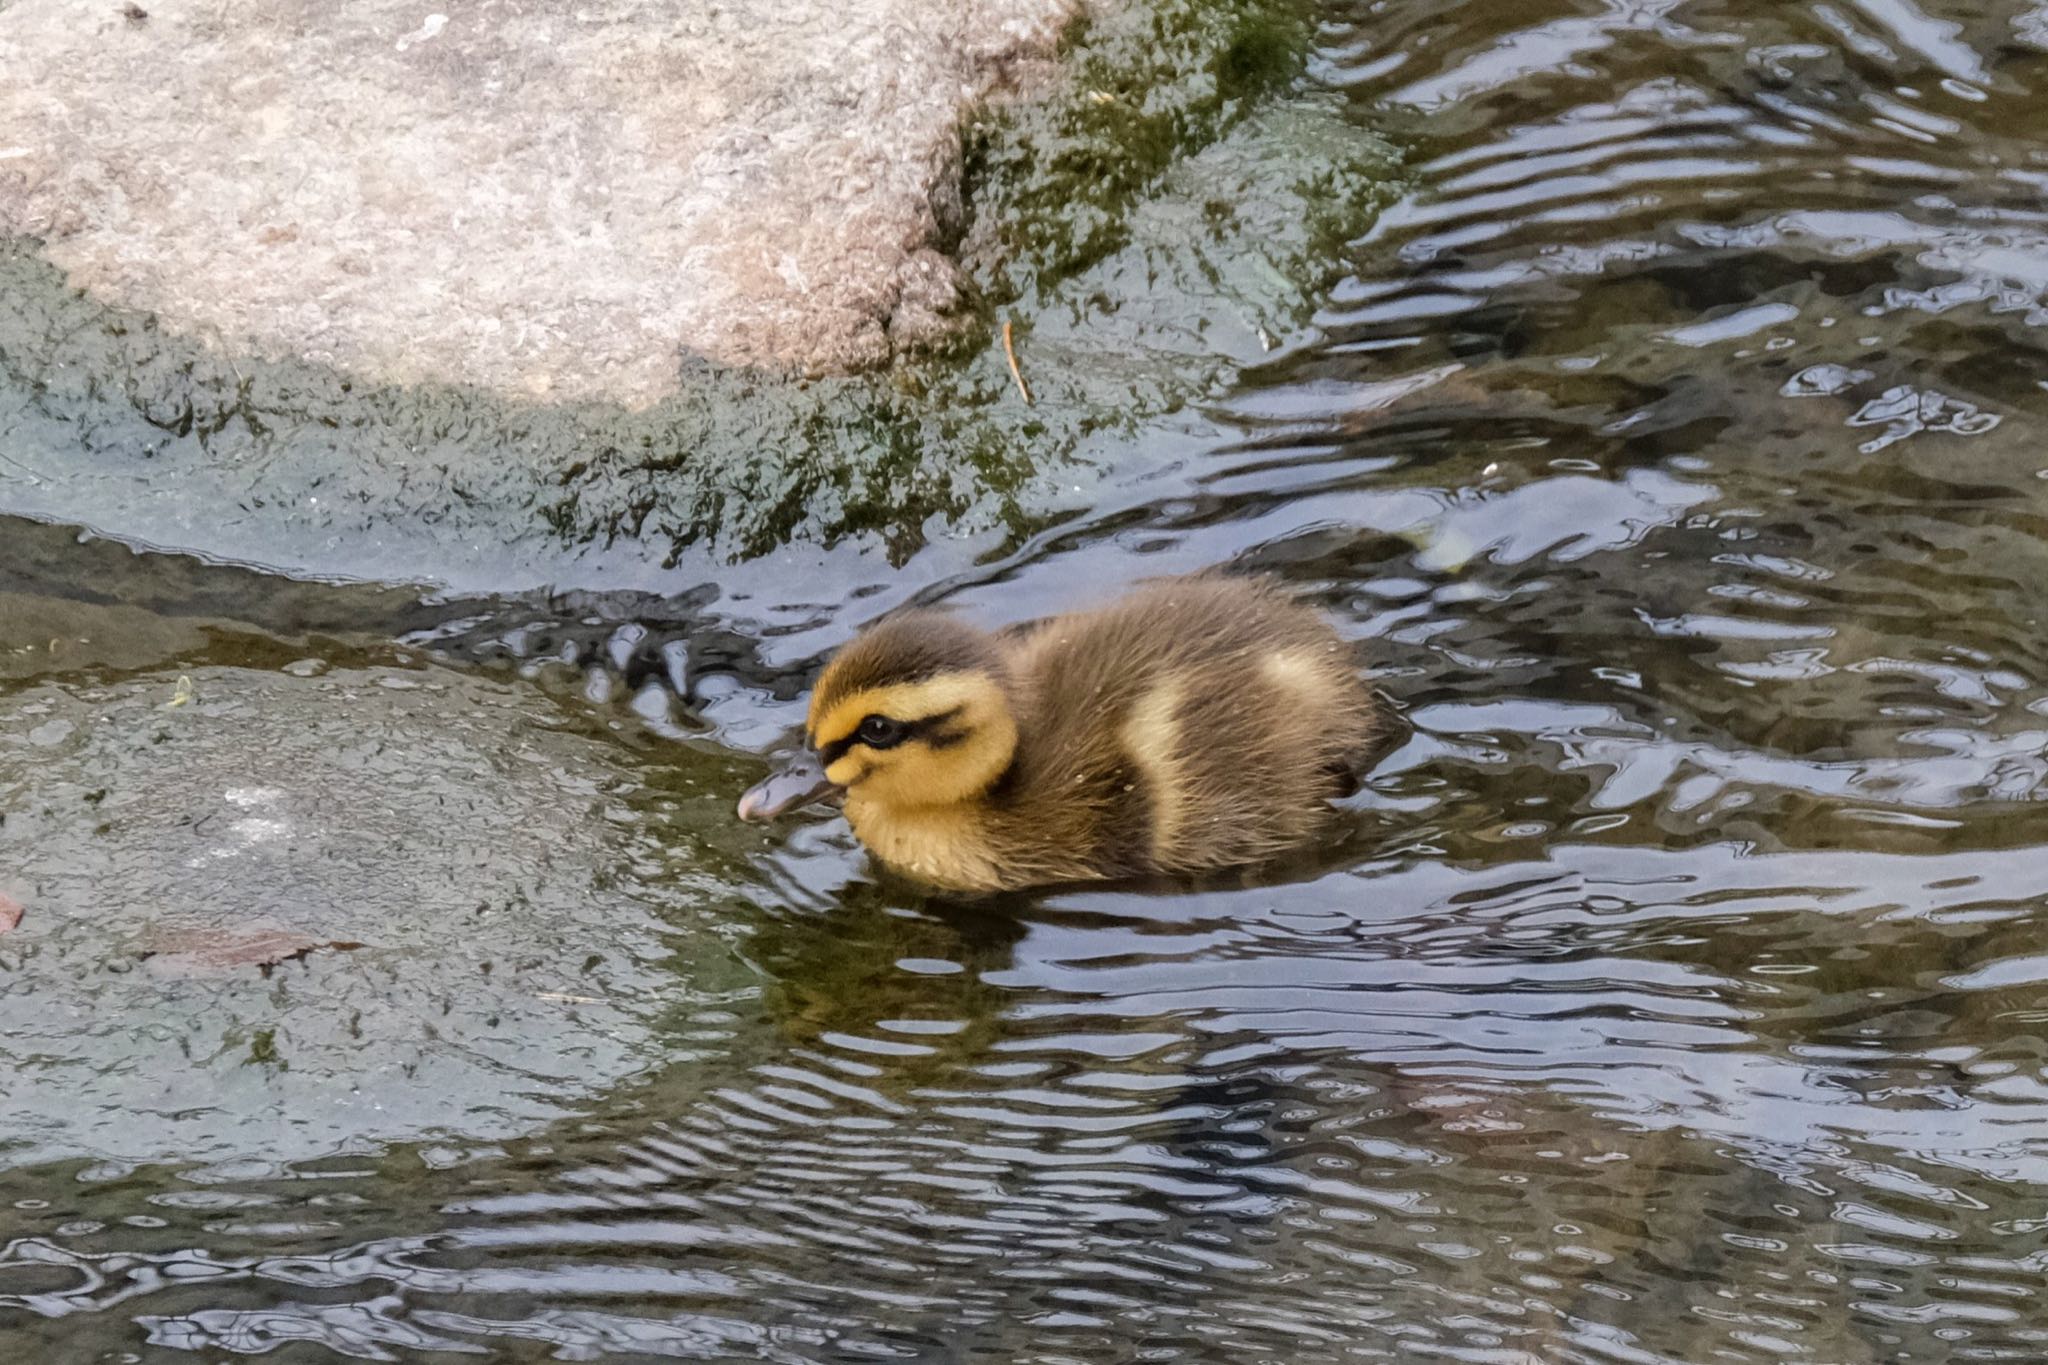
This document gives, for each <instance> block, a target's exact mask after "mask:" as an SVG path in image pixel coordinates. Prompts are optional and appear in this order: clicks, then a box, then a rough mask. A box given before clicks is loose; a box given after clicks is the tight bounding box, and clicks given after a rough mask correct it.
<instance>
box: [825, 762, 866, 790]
mask: <svg viewBox="0 0 2048 1365" xmlns="http://www.w3.org/2000/svg"><path fill="white" fill-rule="evenodd" d="M868 767H869V765H868V761H867V760H866V759H864V758H862V757H860V756H859V755H857V754H848V755H846V757H844V758H842V759H840V760H839V761H838V762H837V763H834V764H833V765H832V766H831V767H829V768H827V769H825V776H826V777H827V778H829V779H831V780H832V781H833V782H836V783H838V784H839V785H840V786H842V787H851V786H852V785H853V784H854V783H856V782H858V781H860V780H861V779H862V778H863V777H866V776H867V775H868Z"/></svg>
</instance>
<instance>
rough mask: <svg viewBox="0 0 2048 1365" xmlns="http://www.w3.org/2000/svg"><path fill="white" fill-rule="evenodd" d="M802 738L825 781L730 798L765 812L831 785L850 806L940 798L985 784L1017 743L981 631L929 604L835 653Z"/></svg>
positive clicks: (765, 786) (1001, 671)
mask: <svg viewBox="0 0 2048 1365" xmlns="http://www.w3.org/2000/svg"><path fill="white" fill-rule="evenodd" d="M804 730H805V738H806V739H807V740H808V741H809V744H810V748H811V750H812V752H813V753H815V754H816V755H817V760H818V763H819V764H820V765H821V766H822V768H823V770H824V774H823V775H824V778H825V781H824V782H823V783H818V784H814V785H812V786H811V787H809V788H803V789H793V790H788V791H787V792H786V794H783V795H779V796H778V795H772V794H771V791H770V786H771V783H773V782H775V781H776V779H770V781H769V782H766V783H762V784H761V785H760V786H758V787H756V788H754V790H753V791H750V792H748V793H747V795H746V796H745V797H743V798H742V799H741V802H740V815H741V817H742V818H745V819H769V818H772V817H773V816H775V815H779V814H781V813H782V812H783V811H785V810H789V809H791V808H793V807H795V806H799V805H803V804H805V803H807V802H808V801H811V800H815V799H817V798H819V797H822V796H824V795H827V794H829V793H830V792H832V791H834V790H835V789H836V790H838V791H842V792H844V793H845V795H846V799H847V803H848V811H849V813H853V812H854V810H855V808H856V807H857V806H862V805H872V806H877V807H887V808H896V809H908V808H912V807H931V806H946V805H951V804H954V803H957V802H963V801H971V800H973V799H974V798H976V797H978V796H980V795H981V794H982V793H984V792H986V791H987V790H988V789H989V788H990V787H991V786H993V785H994V784H995V782H996V779H997V778H999V777H1001V776H1002V775H1003V773H1004V771H1005V770H1006V769H1008V768H1009V766H1010V762H1011V760H1012V759H1013V758H1014V757H1015V756H1016V752H1017V720H1016V714H1015V711H1014V710H1013V708H1012V706H1011V703H1010V693H1009V679H1008V672H1007V669H1006V668H1005V667H1004V663H1003V658H1002V653H1001V651H1000V649H999V648H998V647H997V645H996V642H995V640H994V639H992V638H991V637H990V636H989V635H987V634H986V633H984V632H982V631H979V630H976V629H975V628H974V627H972V626H970V625H967V624H966V623H964V622H961V621H958V620H955V619H954V618H953V617H951V616H949V615H947V614H945V613H944V612H939V611H906V612H899V613H896V614H895V615H892V616H889V617H886V618H884V619H883V620H882V621H880V622H879V623H877V624H876V625H874V626H872V627H870V628H869V629H868V630H866V631H864V632H863V633H862V634H861V635H860V636H858V637H857V638H856V639H855V640H854V641H853V642H852V643H851V644H849V645H847V646H846V647H845V648H844V649H842V650H840V651H839V653H838V654H836V655H834V656H833V658H832V662H831V663H829V664H827V665H826V666H825V671H824V673H823V674H822V675H820V676H819V678H818V683H817V686H816V687H814V688H813V689H812V691H811V707H810V714H809V717H808V719H807V720H806V722H805V725H804Z"/></svg>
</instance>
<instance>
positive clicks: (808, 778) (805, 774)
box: [739, 753, 843, 821]
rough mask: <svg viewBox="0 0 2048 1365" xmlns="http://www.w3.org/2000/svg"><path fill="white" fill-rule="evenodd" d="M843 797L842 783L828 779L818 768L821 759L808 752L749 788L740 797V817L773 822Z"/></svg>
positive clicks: (821, 769) (822, 770)
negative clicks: (797, 810) (795, 811)
mask: <svg viewBox="0 0 2048 1365" xmlns="http://www.w3.org/2000/svg"><path fill="white" fill-rule="evenodd" d="M842 794H843V789H842V788H841V787H840V786H839V784H838V783H836V782H834V781H833V780H832V779H831V778H829V777H827V776H825V770H824V769H823V768H821V767H819V766H818V760H817V758H816V757H815V756H814V755H812V754H809V753H806V754H804V755H802V756H801V757H799V758H797V759H795V760H793V761H792V762H791V763H790V765H789V766H788V767H786V768H784V769H783V770H782V771H781V772H778V773H774V774H772V775H770V776H768V777H765V778H763V779H762V780H761V781H759V782H756V783H755V784H754V785H753V786H751V787H749V788H747V794H746V795H745V796H742V797H741V798H740V809H739V816H740V819H742V820H751V821H764V820H773V819H774V818H775V817H777V816H778V815H785V814H787V813H788V812H790V811H793V810H796V809H798V808H799V807H802V806H808V805H811V804H813V803H815V802H818V801H823V800H826V799H827V798H836V797H838V796H840V795H842Z"/></svg>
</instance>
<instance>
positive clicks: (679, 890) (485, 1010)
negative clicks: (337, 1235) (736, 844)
mask: <svg viewBox="0 0 2048 1365" xmlns="http://www.w3.org/2000/svg"><path fill="white" fill-rule="evenodd" d="M551 710H552V703H550V702H548V701H547V700H546V699H545V698H544V697H542V696H539V695H537V694H536V692H535V690H534V689H532V688H530V687H524V686H520V685H517V684H512V683H497V682H492V681H489V680H486V679H482V678H477V677H473V676H467V675H462V674H456V673H450V672H445V671H442V670H438V669H412V668H396V667H355V668H343V667H336V668H334V669H332V670H331V671H329V672H328V673H326V674H324V675H322V676H320V677H317V678H299V677H294V676H291V675H289V674H287V673H284V672H268V671H257V670H252V669H238V668H206V669H193V670H191V671H189V672H187V673H165V674H153V675H150V674H146V675H143V676H141V677H139V678H133V679H131V680H127V681H122V682H118V683H113V684H108V685H91V684H82V683H71V684H62V685H59V684H45V685H41V686H33V687H27V688H22V689H20V690H16V691H13V692H11V693H0V812H4V813H5V822H4V824H0V868H5V869H6V870H7V876H8V880H7V892H8V897H9V898H11V899H13V900H18V901H19V902H21V903H23V904H27V905H29V906H31V907H32V913H30V914H28V915H27V916H26V917H25V918H24V919H23V920H22V922H21V924H20V926H19V927H18V928H16V929H14V931H13V932H11V933H8V934H6V935H5V936H4V937H0V1037H5V1038H6V1039H7V1044H8V1057H9V1061H8V1065H7V1066H6V1067H5V1068H0V1108H4V1110H5V1111H6V1113H7V1114H8V1115H9V1116H10V1118H9V1122H8V1125H7V1130H6V1134H5V1136H4V1138H0V1148H4V1150H5V1152H6V1155H7V1158H8V1160H9V1161H11V1162H16V1163H19V1162H32V1161H38V1160H52V1159H96V1160H111V1161H117V1162H143V1161H152V1160H160V1159H178V1160H192V1161H198V1162H220V1161H228V1160H235V1159H240V1158H245V1157H255V1158H261V1159H264V1160H275V1161H286V1160H292V1159H294V1158H297V1157H305V1156H312V1155H317V1154H320V1153H331V1152H336V1151H341V1150H362V1149H363V1147H364V1146H365V1144H375V1143H379V1142H385V1141H402V1140H407V1139H417V1138H423V1137H426V1136H428V1135H429V1134H449V1135H456V1136H467V1137H471V1138H476V1139H479V1140H495V1139H502V1138H505V1137H509V1136H515V1135H518V1134H520V1133H523V1132H527V1131H530V1130H532V1129H533V1128H536V1127H538V1126H540V1125H542V1124H544V1123H546V1122H547V1121H549V1120H551V1119H555V1118H559V1117H560V1116H562V1115H563V1114H565V1113H570V1112H574V1110H575V1108H576V1106H577V1105H578V1104H579V1103H580V1102H583V1101H585V1100H587V1099H589V1098H590V1097H591V1096H594V1095H597V1094H599V1093H601V1092H602V1091H603V1090H604V1089H605V1088H606V1087H608V1086H611V1085H615V1084H617V1083H619V1082H621V1081H622V1080H624V1079H625V1078H627V1077H629V1076H631V1075H633V1074H635V1073H637V1072H638V1071H640V1070H641V1069H643V1068H646V1067H650V1066H657V1065H658V1066H661V1067H668V1066H671V1065H673V1064H674V1063H675V1062H676V1061H677V1060H678V1058H684V1059H686V1058H687V1052H686V1050H685V1049H686V1048H687V1046H688V1045H687V1044H686V1043H684V1042H683V1041H681V1040H679V1039H677V1038H676V1037H674V1036H673V1033H672V1032H671V1031H672V1030H673V1029H675V1028H677V1027H684V1028H687V1027H689V1026H688V1025H687V1024H684V1023H682V1021H684V1020H687V1019H689V1018H691V1017H692V1016H693V1014H694V1013H695V1011H697V1010H699V1009H701V1008H703V1007H704V1006H705V1003H706V1002H707V1000H711V999H714V998H715V999H716V1001H717V1003H718V1004H719V1006H720V1007H721V1008H725V1009H729V1008H730V1005H729V1003H728V999H729V996H730V995H731V993H732V992H733V990H734V989H738V990H739V991H741V992H742V993H747V992H749V991H750V989H751V982H748V981H745V980H740V981H738V982H737V984H736V985H735V983H734V982H720V981H717V980H715V979H714V978H715V977H716V974H717V973H720V972H727V973H731V974H733V975H735V976H738V974H739V971H740V969H739V968H737V967H736V966H732V965H728V964H731V963H732V958H731V955H730V954H729V953H728V952H726V951H725V949H724V945H723V943H722V942H721V941H720V940H719V939H717V938H716V937H714V936H713V935H712V932H711V929H710V927H709V917H708V916H707V915H706V914H705V911H704V907H705V906H706V904H709V903H723V902H724V901H726V900H729V899H730V896H731V892H732V888H733V885H734V883H733V882H730V881H727V880H725V879H724V874H722V873H721V872H719V871H717V869H718V868H720V867H721V866H723V867H725V868H728V869H730V868H733V867H735V866H737V864H736V862H735V860H734V859H732V858H731V857H730V856H727V855H721V853H720V852H719V850H718V849H716V848H714V847H710V846H708V845H707V844H706V843H705V842H704V841H703V840H698V839H695V838H694V837H693V836H686V837H683V838H680V839H676V840H675V841H674V843H671V842H670V839H669V838H668V837H666V836H662V837H657V832H656V831H655V829H654V828H653V826H654V825H656V824H658V823H659V820H658V818H657V817H656V816H654V815H651V814H650V812H651V811H653V810H654V809H655V808H656V807H662V808H666V809H674V808H678V806H679V808H681V809H684V810H686V811H693V810H695V809H697V808H698V806H700V805H701V808H702V811H703V822H702V823H703V827H705V828H707V829H709V830H711V831H712V833H711V835H710V836H709V837H711V838H719V837H724V836H725V832H726V831H728V830H729V829H730V823H731V822H730V820H729V819H728V817H727V815H726V812H725V807H726V806H727V805H729V804H730V802H731V800H732V799H733V797H734V796H735V795H736V794H737V792H738V789H739V786H740V785H741V784H740V782H739V780H738V778H737V777H736V776H735V777H733V778H731V779H730V780H728V779H727V778H726V777H725V776H724V775H723V774H722V773H721V772H719V771H716V770H717V769H718V768H719V766H720V765H721V763H722V760H719V759H716V758H708V757H704V756H701V755H697V754H695V753H694V751H690V750H686V749H677V750H676V751H674V752H673V753H671V754H668V755H667V756H665V758H664V760H663V762H664V765H665V775H664V778H663V782H664V783H665V784H666V785H667V786H668V789H669V790H671V791H673V790H676V789H677V788H678V787H683V788H687V787H688V786H689V785H691V784H692V782H693V781H695V780H700V779H703V778H705V777H707V776H709V777H710V779H711V780H710V781H708V782H705V783H704V785H705V786H706V788H707V789H708V790H707V791H706V792H705V794H704V795H703V796H702V797H701V798H696V797H691V798H686V799H684V800H682V801H681V802H680V803H677V802H675V801H674V800H673V798H667V797H664V798H663V799H662V800H660V801H655V800H651V799H645V797H644V793H642V792H641V791H640V787H639V781H638V778H637V775H636V773H635V771H634V769H633V767H632V766H631V764H630V761H629V760H627V759H626V757H625V756H624V755H623V754H622V753H619V752H614V751H613V750H611V749H609V748H608V747H606V746H604V745H601V744H598V743H596V742H594V741H593V740H591V739H589V738H586V737H583V736H580V735H577V734H575V733H573V732H571V731H569V730H566V729H564V728H561V727H560V726H559V725H558V724H557V723H554V722H552V721H551V720H550V719H549V713H550V711H551ZM39 731H47V732H53V733H55V734H56V736H57V737H56V738H55V740H54V742H50V743H38V742H37V741H36V740H35V739H34V738H33V736H34V734H35V733H37V732H39ZM675 765H681V766H680V767H676V766H675ZM693 772H694V774H695V776H694V778H693V777H692V774H693ZM733 837H735V838H743V837H744V836H737V835H735V836H733ZM677 845H680V846H679V847H678V846H677ZM0 909H4V905H0ZM700 926H701V927H700Z"/></svg>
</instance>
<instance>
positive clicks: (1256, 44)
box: [966, 0, 1313, 300]
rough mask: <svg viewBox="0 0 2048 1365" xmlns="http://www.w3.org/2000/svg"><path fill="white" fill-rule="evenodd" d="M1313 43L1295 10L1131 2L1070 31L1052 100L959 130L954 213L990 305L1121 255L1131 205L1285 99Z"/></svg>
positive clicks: (1258, 3) (1306, 18)
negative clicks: (958, 196)
mask: <svg viewBox="0 0 2048 1365" xmlns="http://www.w3.org/2000/svg"><path fill="white" fill-rule="evenodd" d="M1312 37H1313V31H1312V28H1311V24H1310V14H1309V9H1308V6H1307V5H1306V4H1304V3H1301V0H1254V3H1245V4H1231V3H1215V0H1171V2H1170V3H1164V4H1157V5H1146V4H1131V5H1125V6H1120V7H1117V8H1115V9H1114V10H1113V11H1112V12H1111V14H1110V16H1109V17H1108V18H1106V19H1104V20H1102V21H1100V22H1098V23H1095V24H1093V25H1090V26H1088V27H1087V28H1085V29H1084V30H1081V35H1080V37H1079V38H1078V40H1076V41H1074V42H1072V43H1070V44H1069V47H1068V50H1067V51H1066V52H1065V53H1064V54H1063V55H1064V58H1065V60H1064V61H1063V63H1062V65H1061V73H1060V75H1059V76H1058V77H1057V78H1056V81H1055V84H1054V87H1053V89H1052V90H1050V91H1049V92H1047V93H1046V94H1044V95H1043V96H1041V97H1040V98H1038V99H1035V100H1032V101H1029V102H1026V103H1022V104H1016V105H1011V106H1009V107H1007V108H1004V109H1001V110H999V111H996V112H994V113H992V114H990V115H989V116H988V117H987V118H985V119H984V120H983V121H981V122H980V123H978V124H977V125H976V126H974V127H973V128H972V129H970V131H969V136H968V141H967V157H966V164H967V202H968V204H969V206H970V210H971V212H972V214H973V221H974V223H975V225H976V227H977V228H979V229H981V231H980V234H979V235H980V238H981V240H980V241H979V242H978V243H976V252H977V255H978V256H979V257H980V260H979V262H978V264H979V265H980V266H981V268H982V274H983V283H984V284H985V286H987V287H989V288H990V290H991V294H992V296H993V297H995V298H997V299H999V300H1008V299H1012V298H1016V297H1018V296H1019V295H1021V294H1022V293H1024V292H1025V290H1026V289H1028V288H1029V287H1031V286H1032V285H1034V284H1035V285H1036V287H1038V288H1039V289H1046V288H1050V287H1051V286H1053V285H1056V284H1058V283H1059V282H1060V281H1062V280H1064V279H1069V278H1071V277H1072V276H1074V275H1075V274H1077V273H1079V272H1080V271H1082V270H1085V269H1087V268H1088V267H1089V266H1092V265H1095V264H1097V263H1098V262H1100V261H1102V260H1103V259H1105V258H1106V257H1107V256H1109V255H1110V254H1111V253H1113V252H1115V251H1118V250H1120V249H1122V248H1123V247H1124V246H1126V245H1128V244H1129V242H1130V239H1131V235H1130V217H1131V213H1132V210H1133V209H1134V207H1135V206H1136V205H1137V204H1138V203H1139V201H1140V200H1141V199H1142V198H1143V196H1144V195H1145V194H1146V193H1147V192H1148V191H1149V190H1151V189H1152V188H1153V187H1155V186H1156V185H1157V184H1158V182H1159V180H1160V178H1161V177H1162V176H1163V175H1164V174H1165V173H1166V171H1167V170H1168V168H1169V167H1171V166H1172V165H1173V164H1174V163H1175V162H1176V161H1177V160H1179V159H1180V158H1182V157H1185V156H1187V155H1188V154H1190V153H1191V152H1194V151H1197V150H1199V149H1200V148H1202V147H1206V146H1208V145H1210V144H1212V143H1214V142H1216V141H1217V140H1218V139H1219V138H1221V137H1222V136H1223V135H1224V134H1225V133H1226V132H1227V131H1229V129H1230V128H1231V127H1232V126H1233V125H1235V124H1236V123H1237V122H1238V121H1240V120H1242V119H1243V118H1245V117H1246V116H1247V115H1248V114H1249V113H1250V112H1251V110H1252V109H1253V108H1255V107H1256V105H1257V103H1258V102H1259V101H1260V100H1262V99H1265V98H1268V97H1271V96H1273V95H1275V94H1278V93H1279V92H1281V91H1283V90H1285V89H1286V88H1287V87H1288V86H1289V85H1290V84H1291V83H1292V82H1293V81H1294V80H1295V79H1296V78H1297V77H1298V76H1299V75H1300V72H1301V69H1302V66H1303V64H1304V63H1305V61H1306V59H1307V56H1308V52H1309V50H1310V43H1311V41H1312ZM975 235H976V234H974V233H970V240H973V238H974V237H975Z"/></svg>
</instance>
